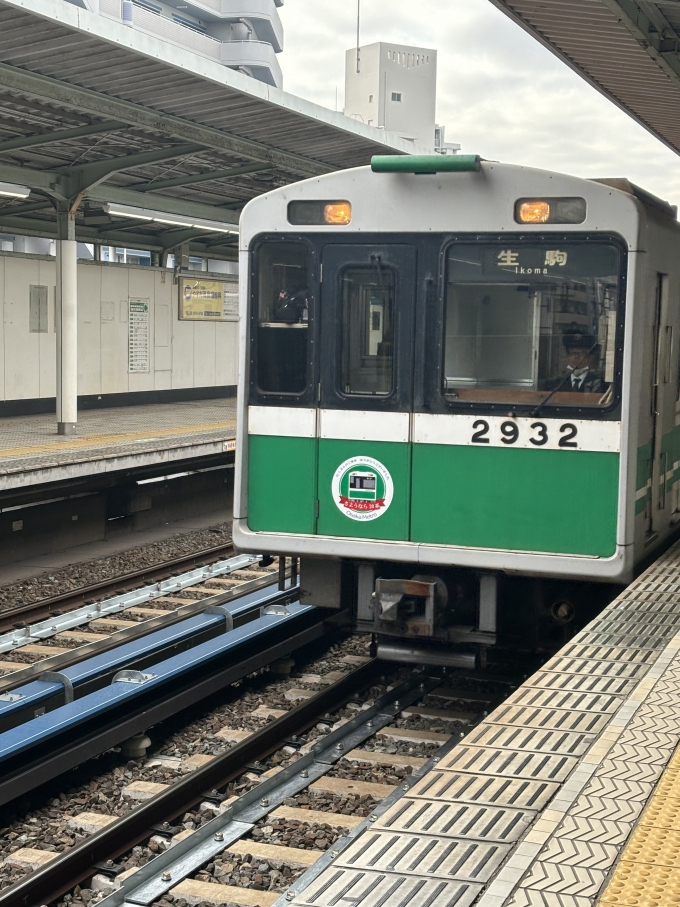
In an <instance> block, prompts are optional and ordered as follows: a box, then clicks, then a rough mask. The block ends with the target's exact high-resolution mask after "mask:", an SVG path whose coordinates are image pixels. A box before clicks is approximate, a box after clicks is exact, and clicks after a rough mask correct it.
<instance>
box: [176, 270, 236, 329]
mask: <svg viewBox="0 0 680 907" xmlns="http://www.w3.org/2000/svg"><path fill="white" fill-rule="evenodd" d="M179 318H180V321H237V320H238V281H236V280H230V281H226V280H204V279H202V278H200V277H181V278H180V282H179Z"/></svg>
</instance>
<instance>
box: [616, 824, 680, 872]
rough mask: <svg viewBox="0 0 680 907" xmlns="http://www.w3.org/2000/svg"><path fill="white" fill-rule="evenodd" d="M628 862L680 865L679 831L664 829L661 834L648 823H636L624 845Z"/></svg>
mask: <svg viewBox="0 0 680 907" xmlns="http://www.w3.org/2000/svg"><path fill="white" fill-rule="evenodd" d="M625 855H626V857H627V858H628V859H629V861H630V862H636V863H652V864H654V865H658V866H669V867H670V868H671V869H677V868H678V867H679V866H680V831H673V830H672V829H664V832H663V834H661V835H660V834H659V832H658V830H657V829H656V828H655V827H653V826H649V825H638V827H637V828H636V829H635V831H634V832H633V834H632V835H631V838H630V841H629V842H628V844H627V845H626V852H625Z"/></svg>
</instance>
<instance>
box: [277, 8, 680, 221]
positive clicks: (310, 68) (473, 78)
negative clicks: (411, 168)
mask: <svg viewBox="0 0 680 907" xmlns="http://www.w3.org/2000/svg"><path fill="white" fill-rule="evenodd" d="M280 12H281V17H282V19H283V24H284V28H285V45H286V46H285V50H284V52H283V53H282V54H281V55H280V56H279V60H280V62H281V66H282V68H283V74H284V88H285V89H286V90H287V91H290V92H292V93H293V94H297V95H301V96H302V97H304V98H307V99H309V100H310V101H315V102H316V103H317V104H322V105H324V106H325V107H330V108H331V109H335V103H336V91H337V98H338V109H340V110H342V106H343V93H344V59H345V50H346V49H347V48H349V47H353V46H355V43H356V0H285V6H284V7H283V8H282V9H281V10H280ZM361 17H362V28H361V43H362V44H372V43H374V42H376V41H394V42H396V43H399V44H410V45H413V44H415V45H418V46H421V47H428V48H435V49H436V50H437V51H438V54H439V72H438V99H437V121H438V122H439V123H441V124H443V125H445V126H446V138H447V140H448V141H454V142H460V144H461V145H462V149H461V150H462V151H463V152H468V153H475V154H481V155H482V157H485V158H488V159H491V160H499V161H505V162H507V163H514V164H527V165H530V166H536V167H544V168H546V169H550V170H559V171H562V172H566V173H572V174H575V175H577V176H585V177H598V176H626V177H628V178H629V179H630V180H632V181H633V182H635V183H638V185H640V186H643V187H644V188H646V189H648V190H649V191H651V192H654V193H655V194H657V195H660V196H661V197H662V198H665V199H668V200H669V201H671V202H672V203H673V204H680V158H679V157H678V155H676V154H675V153H674V152H672V151H670V150H669V149H667V148H666V147H665V146H664V145H662V144H661V142H659V141H658V140H657V139H655V138H654V137H653V136H651V135H650V134H649V133H648V132H646V130H644V129H643V128H642V127H641V126H638V125H637V123H635V122H633V120H631V119H630V118H629V117H628V116H627V115H626V114H624V113H623V112H622V111H620V110H619V109H618V108H617V107H615V106H614V105H613V104H612V103H610V102H609V101H608V100H606V99H605V98H604V97H602V95H600V94H599V93H598V92H597V91H595V89H593V88H591V87H590V86H589V85H588V84H586V82H584V81H583V80H582V79H581V78H580V77H579V76H577V75H576V74H575V73H573V72H572V71H571V70H570V69H569V68H568V67H567V66H565V65H564V64H563V63H561V62H560V61H559V60H558V59H557V58H556V57H554V56H553V55H552V54H551V53H550V52H549V51H547V50H545V49H544V48H543V47H542V46H541V45H540V44H539V43H538V42H537V41H535V40H534V39H533V38H531V37H530V36H529V35H527V34H526V33H525V32H524V31H522V29H520V28H519V27H518V26H517V25H515V24H514V23H513V22H511V21H510V19H508V18H507V17H506V16H505V15H503V13H501V12H499V11H498V10H497V9H496V8H495V7H494V6H492V5H491V3H490V2H489V0H417V2H416V0H362V3H361Z"/></svg>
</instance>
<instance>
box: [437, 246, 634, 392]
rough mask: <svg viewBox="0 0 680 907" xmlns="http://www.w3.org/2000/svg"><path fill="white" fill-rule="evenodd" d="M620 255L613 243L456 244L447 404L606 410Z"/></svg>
mask: <svg viewBox="0 0 680 907" xmlns="http://www.w3.org/2000/svg"><path fill="white" fill-rule="evenodd" d="M619 284H620V252H619V250H618V248H617V247H616V246H615V245H614V244H613V243H612V244H610V243H605V242H583V241H576V240H565V239H564V238H563V237H562V238H559V239H555V240H547V241H544V242H541V243H525V242H514V243H513V242H512V241H510V242H505V243H503V244H495V243H479V244H462V243H461V244H456V245H453V246H451V247H450V248H449V251H448V254H447V273H446V288H445V311H444V335H445V336H444V363H443V380H442V384H443V387H442V393H443V394H444V397H445V398H446V399H447V400H449V401H452V402H453V401H457V400H460V401H470V402H486V403H510V404H520V405H521V404H527V405H534V404H541V405H542V404H547V405H551V406H552V405H555V406H559V405H564V406H579V407H581V406H592V407H605V406H608V405H609V404H610V403H611V402H612V399H613V395H614V372H615V354H616V324H617V309H618V305H619Z"/></svg>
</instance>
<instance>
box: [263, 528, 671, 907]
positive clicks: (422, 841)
mask: <svg viewBox="0 0 680 907" xmlns="http://www.w3.org/2000/svg"><path fill="white" fill-rule="evenodd" d="M679 653H680V544H678V545H676V546H674V547H673V548H672V549H671V550H670V551H669V552H667V553H666V554H665V555H664V556H663V557H661V558H660V560H659V561H657V562H656V563H655V564H654V565H653V566H652V567H651V568H649V570H647V571H646V572H645V573H644V574H643V575H642V576H641V577H640V578H639V579H638V580H636V581H635V582H634V583H633V584H632V585H631V586H629V587H628V589H626V590H625V592H623V593H622V594H621V595H620V596H619V597H618V598H617V599H616V600H615V601H614V602H612V604H611V605H609V607H608V608H606V609H605V610H604V611H603V612H602V613H601V614H600V616H599V617H597V618H596V619H595V620H594V621H592V622H591V623H590V624H589V625H588V626H587V627H586V628H585V629H584V630H583V631H582V632H581V633H579V634H578V636H576V637H575V638H574V639H573V640H572V641H571V642H570V643H569V644H568V645H567V646H565V647H564V648H563V649H562V650H561V651H560V652H559V653H558V654H557V655H555V656H554V657H553V658H551V659H550V661H548V662H547V663H546V664H545V665H544V667H543V668H542V669H541V670H540V671H538V672H537V673H536V674H534V675H533V676H532V677H530V678H529V679H528V680H527V681H526V682H525V683H524V684H523V685H522V686H521V687H520V688H518V689H517V690H516V691H515V692H514V693H513V694H512V695H511V696H510V697H509V698H508V699H507V700H506V701H505V702H504V703H503V705H502V706H500V707H499V708H498V709H496V710H495V711H494V712H493V713H492V714H491V715H489V717H488V718H486V719H485V720H484V721H483V722H482V723H481V724H480V725H478V726H477V727H476V728H475V729H474V730H472V731H471V732H470V733H469V734H468V735H467V736H465V737H464V739H462V740H461V741H460V743H459V744H458V745H456V746H454V747H453V748H452V749H450V750H449V751H448V752H447V753H446V755H443V756H441V757H440V758H439V759H437V758H436V757H435V762H434V765H433V767H432V768H431V769H430V771H429V772H427V773H426V774H425V775H424V776H423V777H421V778H420V779H419V780H416V781H415V782H410V783H407V784H404V785H403V786H402V788H401V790H400V794H399V796H398V799H396V800H394V798H388V802H386V804H385V805H383V806H382V807H381V808H379V809H377V810H376V811H375V813H374V814H373V815H372V816H371V817H370V818H369V819H368V820H366V822H365V823H363V825H362V826H360V828H359V829H358V830H357V831H356V832H354V833H353V834H352V835H350V837H349V838H348V839H345V841H344V842H338V843H336V844H335V845H334V851H333V857H334V858H333V859H332V861H330V862H326V861H324V860H322V861H321V863H320V865H317V867H316V868H312V869H311V870H310V871H309V872H308V873H306V874H305V876H303V877H302V879H300V880H299V881H298V882H297V883H296V885H295V887H294V888H292V889H291V890H290V891H289V892H287V894H286V895H284V896H283V897H282V898H281V899H280V900H279V901H277V904H276V907H283V905H295V907H351V905H361V907H469V905H472V904H475V905H479V907H506V905H507V907H591V905H596V904H602V905H603V907H604V905H606V907H613V905H621V907H624V905H625V907H665V905H669V904H680V755H675V752H676V749H677V747H678V743H679V742H680V655H679ZM390 800H392V801H393V802H389V801H390ZM329 856H330V855H329Z"/></svg>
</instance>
